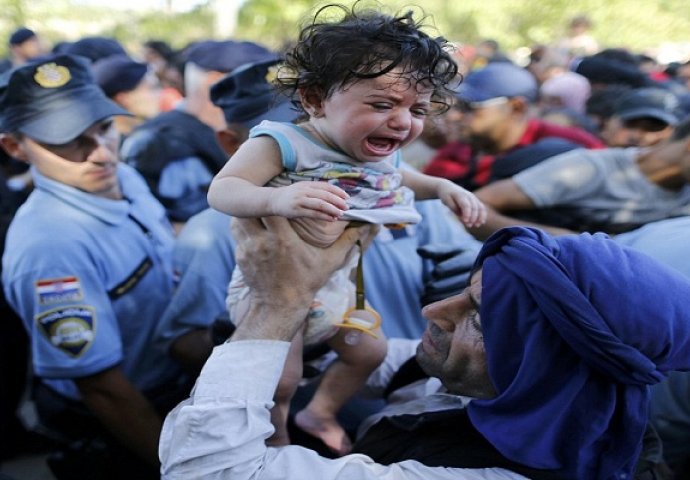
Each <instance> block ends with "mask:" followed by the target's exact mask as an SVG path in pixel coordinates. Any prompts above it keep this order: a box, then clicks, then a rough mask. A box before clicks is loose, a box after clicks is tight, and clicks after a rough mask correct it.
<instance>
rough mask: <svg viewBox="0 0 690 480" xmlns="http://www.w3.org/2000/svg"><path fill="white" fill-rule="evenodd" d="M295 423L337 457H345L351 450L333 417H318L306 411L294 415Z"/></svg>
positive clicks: (343, 432)
mask: <svg viewBox="0 0 690 480" xmlns="http://www.w3.org/2000/svg"><path fill="white" fill-rule="evenodd" d="M295 423H296V424H297V426H298V427H299V428H301V429H302V430H304V431H305V432H307V433H309V434H310V435H313V436H315V437H316V438H318V439H320V440H321V441H322V442H323V443H324V444H325V445H326V446H327V447H328V448H330V449H331V450H333V452H335V453H337V454H338V455H341V456H342V455H347V454H348V453H350V450H352V443H351V442H350V438H349V437H348V436H347V433H345V430H343V427H341V426H340V424H339V423H338V422H337V420H336V419H335V418H334V417H318V416H316V415H314V414H313V413H311V412H309V411H308V410H302V411H300V412H298V413H297V415H295Z"/></svg>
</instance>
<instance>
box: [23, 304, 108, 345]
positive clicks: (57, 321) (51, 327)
mask: <svg viewBox="0 0 690 480" xmlns="http://www.w3.org/2000/svg"><path fill="white" fill-rule="evenodd" d="M36 323H37V324H38V329H39V330H40V331H41V333H42V334H43V336H45V337H46V339H48V341H49V342H50V343H51V345H53V346H54V347H56V348H59V349H60V350H62V351H63V352H65V353H66V354H67V355H69V356H71V357H80V356H82V355H83V354H84V352H86V350H88V349H89V347H90V346H91V344H92V343H93V339H94V337H95V333H96V312H95V310H94V309H93V307H89V306H84V305H69V306H65V307H62V308H56V309H53V310H49V311H47V312H43V313H42V314H40V315H38V316H37V317H36Z"/></svg>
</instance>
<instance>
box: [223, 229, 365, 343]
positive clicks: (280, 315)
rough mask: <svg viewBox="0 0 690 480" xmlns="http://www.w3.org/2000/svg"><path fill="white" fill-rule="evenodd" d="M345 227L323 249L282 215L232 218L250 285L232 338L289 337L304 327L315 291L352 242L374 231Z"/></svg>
mask: <svg viewBox="0 0 690 480" xmlns="http://www.w3.org/2000/svg"><path fill="white" fill-rule="evenodd" d="M375 230H376V229H375V227H374V226H372V225H367V226H364V227H358V228H348V229H346V230H345V232H344V233H343V234H342V235H341V236H340V237H339V238H338V239H337V240H336V241H335V242H334V243H333V244H332V245H331V246H330V247H328V248H319V247H315V246H312V245H309V244H308V243H306V242H304V241H303V240H302V239H301V238H300V237H299V235H297V233H296V232H295V230H294V229H293V228H292V226H291V225H290V221H289V220H288V219H286V218H282V217H265V218H260V219H233V222H232V234H233V237H234V239H235V241H236V242H237V247H236V250H235V256H236V258H237V264H238V265H239V267H240V268H241V269H242V273H243V275H244V281H245V283H246V284H247V285H248V286H249V287H250V292H251V293H250V298H249V304H250V306H249V313H248V314H247V318H246V319H244V320H243V321H242V322H240V323H241V324H240V326H239V327H238V328H237V331H236V332H235V333H234V334H233V336H232V340H241V339H245V340H246V339H260V338H264V339H274V340H285V341H289V340H291V339H292V338H293V337H294V335H295V333H296V332H297V331H298V330H299V329H300V328H301V327H302V326H303V324H304V321H305V317H306V315H307V312H308V310H309V306H310V305H311V302H312V300H313V299H314V295H315V294H316V292H317V291H318V289H319V288H321V287H322V286H323V285H324V284H325V283H326V280H328V278H329V277H330V276H331V275H332V274H333V272H335V271H336V270H337V269H338V268H340V267H341V266H342V265H344V264H345V261H346V260H347V258H348V256H349V254H350V252H351V251H352V249H353V248H354V245H355V242H356V241H357V240H360V241H361V242H362V243H363V244H367V243H368V242H369V241H370V240H371V237H373V235H374V233H375Z"/></svg>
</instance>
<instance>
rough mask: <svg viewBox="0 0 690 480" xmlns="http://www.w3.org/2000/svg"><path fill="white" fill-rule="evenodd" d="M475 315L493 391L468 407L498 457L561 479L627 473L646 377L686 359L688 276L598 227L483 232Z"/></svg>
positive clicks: (689, 354) (688, 362)
mask: <svg viewBox="0 0 690 480" xmlns="http://www.w3.org/2000/svg"><path fill="white" fill-rule="evenodd" d="M480 266H481V267H482V268H483V280H482V282H483V285H482V301H481V312H480V313H481V319H482V330H483V334H484V342H485V346H486V355H487V363H488V369H489V374H490V376H491V378H492V380H493V382H494V386H495V387H496V390H497V392H498V396H497V397H496V398H494V399H491V400H475V401H473V402H472V403H471V404H470V406H469V414H470V418H471V420H472V423H473V424H474V426H475V427H476V428H477V429H478V430H479V431H480V432H481V433H482V434H483V435H484V436H485V438H487V440H489V441H490V442H491V443H492V444H493V445H494V446H495V447H496V448H497V449H498V450H499V451H500V452H501V453H502V454H503V455H505V456H506V457H508V458H510V459H512V460H515V461H520V462H522V463H525V464H526V465H528V466H531V467H534V468H544V469H558V470H560V471H562V473H563V476H564V478H578V479H591V478H597V479H607V478H613V477H616V478H625V477H621V476H620V475H621V474H627V475H631V474H632V471H633V469H634V465H635V461H636V459H637V456H638V454H639V450H640V447H641V440H642V435H643V432H644V429H645V425H646V422H647V408H648V402H649V392H648V386H649V385H652V384H655V383H657V382H659V381H661V380H662V379H663V378H664V377H665V375H666V373H667V372H669V371H670V370H687V369H690V309H689V308H688V307H687V304H688V300H689V299H690V282H688V281H687V280H686V279H685V278H684V277H683V276H682V275H680V274H678V273H677V272H675V271H672V270H671V269H669V268H667V267H664V266H662V265H660V264H658V263H657V262H655V261H654V260H652V259H651V258H649V257H647V256H645V255H643V254H641V253H638V252H635V251H633V250H630V249H626V248H624V247H621V246H619V245H618V244H616V243H615V242H614V241H612V240H611V239H609V238H608V237H607V236H606V235H604V234H594V235H591V234H581V235H568V236H564V237H558V238H553V237H551V236H549V235H548V234H546V233H544V232H542V231H540V230H536V229H530V228H522V227H514V228H507V229H503V230H500V231H499V232H497V233H496V234H494V235H493V236H492V237H491V238H489V239H488V240H487V242H486V243H485V244H484V246H483V248H482V251H481V252H480V254H479V256H478V258H477V262H476V267H475V268H478V267H480Z"/></svg>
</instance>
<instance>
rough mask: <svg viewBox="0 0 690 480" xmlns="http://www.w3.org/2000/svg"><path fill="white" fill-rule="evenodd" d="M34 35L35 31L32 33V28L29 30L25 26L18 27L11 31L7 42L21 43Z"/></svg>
mask: <svg viewBox="0 0 690 480" xmlns="http://www.w3.org/2000/svg"><path fill="white" fill-rule="evenodd" d="M35 36H36V33H34V31H33V30H30V29H28V28H26V27H20V28H18V29H17V30H15V31H14V32H12V35H10V39H9V44H10V45H21V44H22V43H24V42H26V41H27V40H29V39H30V38H33V37H35Z"/></svg>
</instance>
